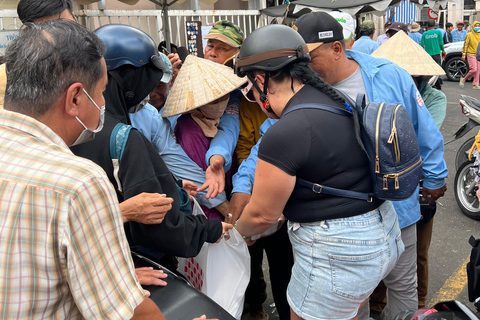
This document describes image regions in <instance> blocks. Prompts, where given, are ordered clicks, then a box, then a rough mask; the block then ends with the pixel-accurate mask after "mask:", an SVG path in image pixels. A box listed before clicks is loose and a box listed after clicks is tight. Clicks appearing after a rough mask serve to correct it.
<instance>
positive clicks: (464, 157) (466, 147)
mask: <svg viewBox="0 0 480 320" xmlns="http://www.w3.org/2000/svg"><path fill="white" fill-rule="evenodd" d="M473 142H475V137H471V138H470V139H468V140H467V141H465V142H464V143H463V144H462V145H461V146H460V148H458V151H457V155H456V156H455V171H458V169H459V168H460V166H461V165H462V164H464V163H465V162H474V161H475V159H474V157H473V156H472V160H471V161H470V160H468V152H469V151H470V148H471V147H472V145H473Z"/></svg>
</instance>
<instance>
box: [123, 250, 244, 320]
mask: <svg viewBox="0 0 480 320" xmlns="http://www.w3.org/2000/svg"><path fill="white" fill-rule="evenodd" d="M132 258H133V261H134V262H135V265H136V266H138V267H153V268H154V269H159V270H163V272H165V273H166V274H167V275H168V277H167V278H166V279H163V280H164V281H166V282H167V285H166V286H165V287H160V286H143V288H144V289H145V290H148V291H150V299H152V300H153V302H155V304H156V305H157V306H158V307H159V308H160V310H161V311H162V313H163V315H164V316H165V318H166V319H193V318H198V317H200V316H201V315H203V314H204V315H206V316H207V319H222V320H235V318H234V317H233V316H232V315H230V314H229V313H228V312H227V311H225V309H223V308H222V307H221V306H219V305H218V304H217V303H216V302H215V301H213V300H212V299H210V298H209V297H208V296H206V295H205V294H204V293H202V292H200V291H198V290H197V289H195V288H194V287H193V286H192V285H191V284H190V283H189V281H188V280H186V279H185V278H182V277H180V276H178V275H177V274H175V272H172V271H170V270H168V269H167V268H164V267H163V266H162V265H160V264H158V263H156V262H155V261H153V260H150V259H148V258H146V257H144V256H142V255H140V254H138V253H136V252H133V251H132Z"/></svg>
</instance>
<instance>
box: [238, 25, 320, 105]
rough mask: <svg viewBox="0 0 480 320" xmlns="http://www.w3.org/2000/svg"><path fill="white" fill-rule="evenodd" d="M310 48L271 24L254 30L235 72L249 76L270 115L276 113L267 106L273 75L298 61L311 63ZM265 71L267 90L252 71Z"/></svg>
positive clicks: (298, 37)
mask: <svg viewBox="0 0 480 320" xmlns="http://www.w3.org/2000/svg"><path fill="white" fill-rule="evenodd" d="M308 52H309V50H308V47H307V45H306V44H305V41H304V40H303V38H302V36H301V35H300V34H298V32H296V31H295V30H293V29H292V28H290V27H287V26H285V25H280V24H271V25H267V26H264V27H261V28H259V29H257V30H255V31H253V32H252V33H251V34H250V35H249V36H248V37H247V38H246V39H245V41H244V42H243V45H242V48H241V49H240V52H239V53H238V55H237V57H236V58H235V60H234V70H235V73H236V74H237V75H238V76H239V77H244V76H245V75H246V76H247V77H248V79H249V80H250V82H251V83H252V84H253V87H254V88H255V90H257V92H258V93H259V96H260V101H261V102H262V103H263V107H264V108H265V110H267V112H270V113H273V114H275V112H273V110H272V108H271V107H270V106H268V105H267V104H266V101H267V87H268V80H269V77H270V72H272V71H277V70H280V69H282V68H284V67H285V66H287V65H288V64H290V63H292V62H294V61H307V62H310V55H309V53H308ZM255 70H263V71H265V82H264V86H263V90H262V89H260V88H259V87H258V85H257V83H256V81H255V79H254V76H253V74H252V73H251V72H249V71H255Z"/></svg>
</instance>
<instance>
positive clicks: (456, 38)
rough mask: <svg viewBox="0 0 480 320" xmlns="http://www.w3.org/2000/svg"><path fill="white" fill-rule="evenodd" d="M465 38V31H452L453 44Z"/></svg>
mask: <svg viewBox="0 0 480 320" xmlns="http://www.w3.org/2000/svg"><path fill="white" fill-rule="evenodd" d="M466 36H467V30H465V29H463V30H462V32H460V33H458V29H456V30H452V38H453V42H460V41H465V37H466Z"/></svg>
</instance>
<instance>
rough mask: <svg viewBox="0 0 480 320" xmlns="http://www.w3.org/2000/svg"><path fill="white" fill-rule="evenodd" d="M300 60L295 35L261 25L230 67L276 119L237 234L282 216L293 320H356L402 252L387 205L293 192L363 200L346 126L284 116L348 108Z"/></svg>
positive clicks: (359, 157) (359, 165) (319, 116)
mask: <svg viewBox="0 0 480 320" xmlns="http://www.w3.org/2000/svg"><path fill="white" fill-rule="evenodd" d="M335 23H337V22H336V21H335ZM334 33H335V31H334ZM340 36H341V39H343V35H342V32H341V27H340ZM342 41H343V40H342ZM317 47H318V44H317ZM308 52H309V48H308V47H307V46H306V45H305V42H304V41H303V39H302V37H301V36H300V35H299V34H298V33H297V32H295V31H294V30H293V29H291V28H289V27H286V26H283V25H268V26H265V27H262V28H260V29H257V30H255V31H254V32H253V33H251V34H250V35H249V37H248V38H247V39H246V40H245V42H244V44H243V46H242V48H241V50H240V53H239V55H238V57H237V59H236V61H235V69H236V71H237V74H239V75H246V76H247V77H248V79H249V82H250V83H251V84H252V85H253V88H252V91H253V95H254V97H255V99H256V101H257V103H258V104H259V105H260V107H261V108H262V110H263V111H264V112H265V113H266V114H267V115H268V116H269V117H270V118H278V119H280V120H279V121H278V122H277V123H276V124H274V125H273V126H272V127H270V128H269V129H268V131H267V132H266V133H265V135H264V136H263V138H262V142H261V144H260V148H259V154H258V162H257V168H256V175H255V183H254V187H253V192H252V197H251V200H250V202H249V204H248V205H247V206H246V207H245V209H244V211H243V213H242V216H241V217H240V219H239V220H238V222H237V223H236V228H237V229H238V231H239V232H240V233H241V234H242V235H244V236H246V237H249V236H252V235H256V234H260V233H262V232H263V231H265V230H267V229H268V228H270V227H271V226H272V225H274V224H275V223H276V222H277V221H278V219H279V218H281V217H282V213H283V214H284V215H285V217H286V218H287V219H288V220H289V222H288V224H289V225H288V227H289V237H290V241H291V242H292V246H293V248H294V249H295V264H294V267H293V269H292V277H291V279H290V283H289V286H288V290H287V298H288V301H289V304H290V307H291V316H292V319H354V318H355V317H356V314H357V311H358V309H359V307H360V306H361V305H362V304H363V303H364V301H365V300H366V299H367V298H368V296H369V295H370V293H371V292H372V291H373V289H374V288H375V287H376V286H377V284H378V283H379V282H380V281H381V280H382V279H383V277H384V276H385V275H387V274H388V273H389V272H390V270H392V269H393V267H394V265H395V263H396V261H397V259H398V257H399V255H400V254H401V253H402V252H403V250H404V247H403V243H402V242H401V240H400V229H399V227H398V221H397V216H396V212H395V210H394V209H393V206H392V204H391V203H390V202H389V201H385V202H382V201H379V200H375V201H373V202H367V201H363V200H355V199H349V198H342V197H335V196H326V195H323V194H321V193H318V192H314V191H313V190H311V189H305V188H304V187H302V186H300V185H299V184H298V183H297V178H302V179H305V180H309V181H314V182H318V183H325V185H329V186H333V187H336V188H342V189H349V190H355V191H360V192H370V191H371V183H370V181H369V171H368V170H369V169H368V160H367V158H366V155H365V153H363V151H362V149H361V148H360V146H359V145H358V143H357V142H356V139H355V133H354V129H353V122H352V119H351V117H344V116H339V115H338V114H334V113H330V112H327V111H325V110H318V109H300V110H295V111H292V112H288V114H286V113H287V111H288V110H289V109H290V108H292V107H293V106H295V105H299V104H304V103H310V104H328V105H333V106H335V107H338V108H339V109H340V108H342V107H345V106H348V103H347V104H346V102H345V100H344V99H343V98H342V96H341V95H340V94H338V92H337V91H335V90H334V89H333V88H332V87H330V86H329V85H328V84H326V83H325V82H324V81H323V80H322V79H320V78H319V77H318V76H317V75H316V73H315V72H314V71H313V70H312V69H310V67H309V65H308V64H309V62H310V56H309V54H308ZM316 191H318V190H316Z"/></svg>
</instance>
